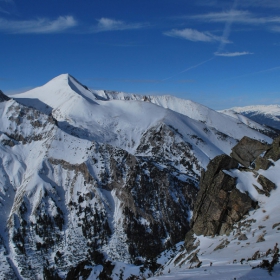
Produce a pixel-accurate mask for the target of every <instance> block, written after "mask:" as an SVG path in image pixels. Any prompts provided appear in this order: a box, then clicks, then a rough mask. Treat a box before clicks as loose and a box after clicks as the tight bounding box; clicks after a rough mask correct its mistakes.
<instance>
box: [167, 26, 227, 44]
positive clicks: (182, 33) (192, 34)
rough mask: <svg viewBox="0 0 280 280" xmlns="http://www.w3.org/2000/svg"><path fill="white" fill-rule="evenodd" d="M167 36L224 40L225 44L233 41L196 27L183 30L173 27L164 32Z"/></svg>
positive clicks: (194, 40)
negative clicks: (201, 30)
mask: <svg viewBox="0 0 280 280" xmlns="http://www.w3.org/2000/svg"><path fill="white" fill-rule="evenodd" d="M163 34H164V35H166V36H170V37H177V38H183V39H186V40H189V41H193V42H223V43H224V44H229V43H231V42H230V41H228V40H225V39H224V38H223V37H219V36H216V35H214V34H212V33H210V32H208V31H206V32H200V31H198V30H195V29H191V28H185V29H182V30H178V29H172V30H170V31H167V32H164V33H163Z"/></svg>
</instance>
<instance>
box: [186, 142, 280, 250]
mask: <svg viewBox="0 0 280 280" xmlns="http://www.w3.org/2000/svg"><path fill="white" fill-rule="evenodd" d="M279 139H280V138H276V139H274V141H273V143H272V144H271V145H268V144H263V143H261V142H259V141H256V140H254V139H250V138H248V137H244V138H243V139H241V141H240V142H239V143H238V144H237V145H236V146H235V147H233V149H232V153H231V157H229V156H227V155H220V156H217V157H215V158H214V159H213V160H211V161H210V163H209V164H208V166H207V169H206V171H205V172H203V173H202V176H201V180H200V190H199V192H198V195H197V198H196V202H195V205H194V212H193V217H192V221H191V227H192V229H191V230H190V231H189V232H188V234H187V235H186V239H185V245H186V248H187V250H188V251H192V250H193V249H194V247H193V246H194V245H193V244H194V241H195V238H194V237H193V234H196V235H204V236H215V235H224V234H227V235H228V234H230V233H231V232H232V230H233V226H234V225H235V224H236V223H237V222H238V221H240V220H241V219H242V218H243V217H244V216H245V215H246V214H247V213H248V211H249V210H251V209H255V208H256V207H258V201H256V200H254V199H253V198H252V197H250V195H249V194H248V192H247V193H246V192H241V191H240V190H239V189H237V187H236V184H237V182H236V178H235V177H233V176H232V174H230V172H228V171H229V170H231V169H240V170H241V171H245V172H252V173H253V174H254V177H257V182H258V183H259V184H260V185H261V186H262V189H260V188H258V187H257V186H256V185H254V187H255V188H256V190H257V191H258V193H259V194H262V195H266V196H269V195H270V192H271V191H272V190H273V189H275V188H276V186H275V184H274V183H272V182H271V181H270V180H269V179H268V178H266V177H265V176H263V175H260V174H258V172H257V171H258V170H260V169H264V170H266V169H268V168H269V166H271V165H273V162H272V161H271V160H273V161H277V160H279V159H280V154H279V152H280V146H279V141H280V140H279ZM242 165H243V166H244V167H242Z"/></svg>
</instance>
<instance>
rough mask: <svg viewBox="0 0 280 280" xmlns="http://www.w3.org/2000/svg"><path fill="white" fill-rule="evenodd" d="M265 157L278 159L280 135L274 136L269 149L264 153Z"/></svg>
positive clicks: (279, 157)
mask: <svg viewBox="0 0 280 280" xmlns="http://www.w3.org/2000/svg"><path fill="white" fill-rule="evenodd" d="M264 157H265V158H266V159H272V160H274V161H277V160H278V159H280V136H279V137H277V138H275V139H274V140H273V142H272V144H271V146H270V148H269V150H268V151H267V152H266V154H265V155H264Z"/></svg>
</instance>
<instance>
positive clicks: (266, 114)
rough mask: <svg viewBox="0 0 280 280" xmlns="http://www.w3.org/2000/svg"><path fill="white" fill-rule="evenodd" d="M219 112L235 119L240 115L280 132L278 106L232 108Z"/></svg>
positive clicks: (279, 107) (279, 108)
mask: <svg viewBox="0 0 280 280" xmlns="http://www.w3.org/2000/svg"><path fill="white" fill-rule="evenodd" d="M220 112H222V113H224V114H227V115H229V116H233V117H236V118H240V115H242V116H245V117H247V118H249V119H251V120H253V121H255V122H257V123H260V124H262V125H265V126H267V127H271V128H274V129H277V130H280V106H279V105H257V106H246V107H234V108H231V109H226V110H222V111H220Z"/></svg>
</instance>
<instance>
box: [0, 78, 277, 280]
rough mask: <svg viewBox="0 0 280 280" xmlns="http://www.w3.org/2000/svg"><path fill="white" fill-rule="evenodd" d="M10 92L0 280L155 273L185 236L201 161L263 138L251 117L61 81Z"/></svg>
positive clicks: (2, 166)
mask: <svg viewBox="0 0 280 280" xmlns="http://www.w3.org/2000/svg"><path fill="white" fill-rule="evenodd" d="M10 97H11V99H9V98H7V97H6V96H5V95H3V94H2V93H1V96H0V114H1V115H0V173H1V176H0V178H1V180H0V194H1V201H0V211H1V216H0V219H1V227H0V235H1V240H0V241H1V242H0V259H1V269H0V275H1V278H3V279H43V277H44V279H65V278H67V279H78V277H79V275H80V274H79V273H82V275H80V276H81V277H82V279H87V278H88V277H89V276H90V279H95V278H96V277H97V276H99V279H109V278H105V276H106V275H107V276H106V277H109V276H108V275H111V277H112V278H113V279H121V277H122V278H123V279H126V278H128V277H129V276H130V275H131V274H135V275H140V274H141V273H142V274H144V275H147V274H148V273H150V272H151V271H152V272H154V271H155V270H156V268H157V257H158V255H159V254H160V253H161V252H162V251H164V250H166V249H168V248H171V247H172V246H174V245H175V244H177V243H178V242H179V241H181V240H183V239H184V236H185V234H186V232H187V231H188V230H189V229H190V218H191V215H192V211H193V206H194V203H195V199H196V195H197V192H198V182H199V179H200V176H201V171H202V169H203V168H206V166H207V164H208V163H209V160H210V159H213V158H214V157H216V156H217V155H220V154H224V153H225V154H228V155H229V154H230V153H231V149H232V148H233V147H234V146H235V145H236V144H237V142H238V141H239V140H240V139H241V138H242V137H243V136H245V135H246V136H248V137H250V138H253V139H257V140H260V141H261V142H264V143H271V142H272V139H271V138H270V137H268V136H267V135H270V134H273V131H272V130H270V129H267V128H264V127H262V126H261V125H259V124H256V123H254V122H252V121H245V120H246V119H245V120H244V121H240V120H237V119H236V118H234V117H231V116H227V115H225V114H222V113H218V112H215V111H213V110H211V109H209V108H207V107H204V106H202V105H199V104H197V103H193V102H191V101H187V100H186V101H184V100H180V99H177V98H174V97H170V96H161V97H152V96H137V95H128V94H124V93H112V92H106V91H95V90H90V89H88V88H87V87H86V86H83V85H81V84H80V83H79V82H78V81H77V80H76V79H75V78H73V77H72V76H70V75H68V74H64V75H60V76H58V77H56V78H54V79H53V80H51V81H50V82H48V83H47V84H45V85H43V86H42V87H39V88H36V89H33V90H31V91H28V92H25V93H21V94H17V95H13V96H10ZM264 133H265V134H267V135H265V134H264ZM102 275H103V276H102ZM121 275H122V276H121ZM70 277H74V278H70ZM75 277H76V278H75ZM102 277H104V278H102Z"/></svg>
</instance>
